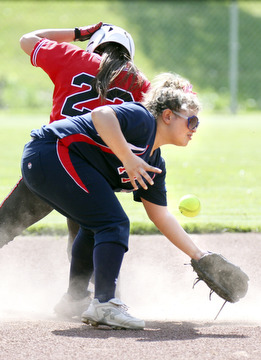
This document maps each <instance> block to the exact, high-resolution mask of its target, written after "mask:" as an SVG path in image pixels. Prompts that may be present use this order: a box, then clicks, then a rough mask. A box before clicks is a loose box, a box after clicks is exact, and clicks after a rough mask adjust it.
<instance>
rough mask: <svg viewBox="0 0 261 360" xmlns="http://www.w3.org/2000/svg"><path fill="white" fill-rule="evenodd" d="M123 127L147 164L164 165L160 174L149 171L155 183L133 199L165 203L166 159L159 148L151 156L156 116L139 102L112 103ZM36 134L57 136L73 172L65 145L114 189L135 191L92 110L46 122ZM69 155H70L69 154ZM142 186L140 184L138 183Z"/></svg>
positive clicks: (136, 151)
mask: <svg viewBox="0 0 261 360" xmlns="http://www.w3.org/2000/svg"><path fill="white" fill-rule="evenodd" d="M111 108H112V109H113V110H114V112H115V114H116V116H117V118H118V121H119V123H120V127H121V131H122V133H123V135H124V137H125V139H126V141H127V142H128V144H129V147H130V149H131V150H132V152H133V153H134V154H135V155H137V156H140V157H141V158H142V159H143V160H144V161H146V162H147V163H148V164H150V165H152V166H155V167H158V168H160V169H162V173H161V174H155V173H150V176H151V177H152V178H153V181H154V185H153V186H151V185H149V184H148V190H144V189H143V188H142V187H139V189H138V190H137V191H135V192H134V200H135V201H141V198H144V199H146V200H148V201H150V202H153V203H155V204H158V205H166V189H165V176H166V170H165V162H164V160H163V159H162V157H161V153H160V149H157V150H155V151H154V153H153V155H152V156H150V153H151V149H152V146H153V144H154V141H155V135H156V126H157V125H156V120H155V118H154V117H153V116H152V114H151V113H150V112H149V111H147V109H146V108H145V107H143V106H142V105H141V104H140V103H124V104H121V105H112V106H111ZM31 136H33V137H34V138H46V139H48V138H50V139H53V138H55V139H56V138H57V139H59V141H58V142H57V149H58V150H57V151H58V154H59V156H60V160H61V162H62V163H63V166H64V167H65V168H66V167H67V168H66V170H67V171H68V172H69V173H70V172H71V171H73V169H71V167H69V166H68V163H69V162H68V159H69V152H68V154H67V153H66V152H65V151H62V149H63V148H64V147H66V148H68V149H69V151H73V152H75V153H77V154H78V155H80V156H81V157H82V158H83V159H84V160H85V161H87V162H88V163H89V164H90V165H92V166H93V167H94V168H95V169H96V170H98V171H99V172H100V173H101V174H102V175H103V176H104V177H105V178H106V180H107V181H108V183H109V184H110V186H111V187H112V189H113V190H114V191H133V187H132V185H131V183H130V180H129V178H128V175H127V173H126V171H125V169H124V167H123V165H122V163H121V162H120V160H119V159H118V158H117V157H116V156H115V155H114V153H112V151H111V150H110V148H109V147H108V146H107V145H106V144H105V143H104V142H103V140H102V139H101V137H100V136H99V134H98V133H97V131H96V129H95V127H94V125H93V122H92V118H91V114H90V113H88V114H85V115H83V116H77V117H73V118H68V119H65V120H59V121H54V122H53V123H51V124H49V125H44V126H43V127H42V128H41V129H39V130H33V131H32V132H31ZM66 156H67V157H68V158H66ZM138 186H139V184H138Z"/></svg>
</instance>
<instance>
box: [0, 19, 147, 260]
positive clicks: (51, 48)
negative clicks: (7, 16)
mask: <svg viewBox="0 0 261 360" xmlns="http://www.w3.org/2000/svg"><path fill="white" fill-rule="evenodd" d="M75 40H80V41H85V40H89V42H88V46H87V49H86V51H85V50H82V49H81V48H80V47H78V46H76V45H74V44H70V43H69V42H72V41H75ZM20 44H21V47H22V49H23V50H24V51H25V52H26V53H27V54H28V55H30V56H31V63H32V65H33V66H36V67H41V68H42V69H43V70H44V71H45V72H46V73H47V74H48V76H49V77H50V79H51V80H52V82H53V84H54V92H53V106H52V111H51V114H50V122H53V121H55V120H60V119H64V118H65V117H67V116H76V115H83V114H85V113H87V112H90V111H91V110H93V109H95V108H96V107H97V106H100V105H105V104H120V103H122V102H124V101H140V100H141V99H142V94H143V92H146V91H147V89H148V87H149V85H150V83H149V81H148V80H147V79H146V78H145V77H144V76H143V74H141V73H140V72H139V71H138V69H137V68H136V67H135V65H134V63H133V57H134V52H135V47H134V43H133V40H132V37H131V35H130V34H128V33H127V32H126V31H125V30H123V29H122V28H119V27H117V26H113V25H109V24H102V23H101V22H100V23H98V24H96V25H91V26H87V27H84V28H75V29H46V30H37V31H34V32H31V33H29V34H25V35H24V36H22V38H21V39H20ZM97 75H98V76H97ZM95 81H96V82H95ZM52 210H53V208H52V207H50V205H48V204H46V203H44V202H43V201H42V200H41V199H39V198H38V197H36V196H35V195H34V194H33V193H32V192H31V191H30V190H29V189H28V188H27V187H26V185H25V184H24V181H23V179H22V178H21V179H20V180H19V182H18V183H17V184H16V185H15V187H14V188H13V190H12V191H11V193H10V194H9V195H8V196H7V197H6V198H5V200H4V201H3V202H2V204H1V207H0V247H2V246H4V245H5V244H7V243H8V242H10V241H11V240H13V239H14V237H15V236H17V235H20V234H21V233H22V231H23V230H25V229H26V228H28V227H29V226H31V225H33V224H34V223H36V222H37V221H39V220H41V219H42V218H44V217H45V216H46V215H48V214H49V213H50V212H51V211H52ZM68 228H69V240H68V255H69V257H70V252H71V246H72V242H73V239H74V238H75V236H76V234H77V232H78V229H79V227H78V225H77V224H76V223H74V222H72V221H70V220H69V219H68Z"/></svg>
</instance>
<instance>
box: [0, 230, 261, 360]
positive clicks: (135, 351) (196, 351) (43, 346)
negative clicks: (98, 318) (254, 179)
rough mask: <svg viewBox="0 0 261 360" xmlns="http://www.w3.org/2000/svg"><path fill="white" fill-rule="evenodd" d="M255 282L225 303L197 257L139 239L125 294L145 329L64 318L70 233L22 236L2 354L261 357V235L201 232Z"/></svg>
mask: <svg viewBox="0 0 261 360" xmlns="http://www.w3.org/2000/svg"><path fill="white" fill-rule="evenodd" d="M192 237H193V239H194V241H195V242H196V243H197V244H199V245H200V246H201V247H203V248H205V249H208V250H211V251H217V252H220V253H222V254H223V255H224V256H225V257H227V258H229V259H230V260H231V261H233V262H235V263H236V264H238V265H239V266H240V267H241V268H242V269H243V270H244V271H245V272H246V273H247V274H248V275H249V278H250V283H249V291H248V293H247V295H246V297H245V298H244V299H242V300H240V301H239V302H238V303H236V304H226V305H225V307H224V309H223V310H222V312H221V313H220V315H219V317H218V319H217V320H215V321H214V318H215V316H216V314H217V312H218V311H219V309H220V307H221V306H222V304H223V301H222V300H221V299H220V298H218V297H217V296H216V295H213V296H212V299H211V301H209V298H208V296H209V291H208V288H207V287H206V285H205V284H203V283H199V284H198V285H196V287H195V288H194V289H192V284H193V281H194V278H195V273H193V271H192V268H191V267H190V266H189V265H185V264H188V263H189V259H188V258H187V257H186V255H184V254H182V253H180V251H179V250H177V249H176V248H174V246H173V245H171V244H170V243H169V242H168V241H167V240H166V239H165V238H164V237H162V236H132V237H131V239H130V250H129V252H128V253H127V254H126V256H125V259H124V264H123V268H122V272H121V277H120V286H119V288H120V293H121V299H122V300H123V301H124V302H125V303H126V304H127V305H128V306H129V307H130V309H129V312H130V313H131V314H133V315H134V316H138V317H141V318H143V319H145V320H146V328H145V330H143V331H133V330H132V331H130V330H125V331H123V330H120V331H119V330H111V329H108V328H105V327H103V328H98V329H97V328H93V327H89V326H87V325H84V324H82V323H81V322H79V321H73V320H72V321H62V320H59V319H57V318H56V317H55V316H54V314H53V310H52V309H53V306H54V305H55V304H56V303H57V301H58V300H59V299H60V297H61V296H62V295H63V293H64V292H65V291H66V287H67V278H68V271H69V262H68V260H67V255H66V250H65V249H66V238H58V237H57V238H54V237H43V236H42V237H18V238H16V239H15V240H14V241H13V242H12V243H10V244H9V245H8V246H5V247H4V248H3V249H1V250H0V272H1V283H0V295H1V302H0V319H1V322H0V359H1V360H2V359H4V360H6V359H8V360H9V359H10V360H13V359H16V360H20V359H29V360H31V359H32V360H38V359H53V360H58V359H63V360H67V359H68V360H69V359H70V360H77V359H81V360H82V359H98V360H99V359H105V360H107V359H108V360H109V359H122V360H124V359H127V360H132V359H137V360H140V359H141V360H143V359H144V360H145V359H175V360H185V359H192V360H194V359H197V360H198V359H202V360H207V359H212V360H213V359H215V360H224V359H226V360H230V359H231V360H241V359H242V360H243V359H251V360H260V359H261V343H260V336H261V327H260V325H261V312H260V310H259V304H260V293H261V285H260V278H261V269H260V264H259V262H260V261H259V259H260V250H261V234H252V233H251V234H228V233H225V234H218V235H192Z"/></svg>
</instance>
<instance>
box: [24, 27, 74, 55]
mask: <svg viewBox="0 0 261 360" xmlns="http://www.w3.org/2000/svg"><path fill="white" fill-rule="evenodd" d="M43 38H47V39H49V40H54V41H57V42H59V43H60V42H64V41H65V42H72V41H74V38H75V33H74V29H41V30H36V31H33V32H30V33H28V34H25V35H23V36H22V37H21V39H20V46H21V48H22V49H23V50H24V52H25V53H27V54H28V55H30V54H31V52H32V50H33V48H34V46H35V44H36V43H37V42H38V41H39V40H40V39H43Z"/></svg>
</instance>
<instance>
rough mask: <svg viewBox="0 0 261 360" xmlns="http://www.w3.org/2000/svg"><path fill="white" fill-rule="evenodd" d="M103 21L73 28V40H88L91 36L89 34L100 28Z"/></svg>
mask: <svg viewBox="0 0 261 360" xmlns="http://www.w3.org/2000/svg"><path fill="white" fill-rule="evenodd" d="M102 24H103V22H102V21H100V22H99V23H97V24H94V25H88V26H83V27H80V28H75V30H74V33H75V39H74V41H77V40H79V41H85V40H89V39H90V38H91V36H92V35H93V34H94V33H95V32H96V31H97V30H99V29H100V28H101V26H102Z"/></svg>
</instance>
